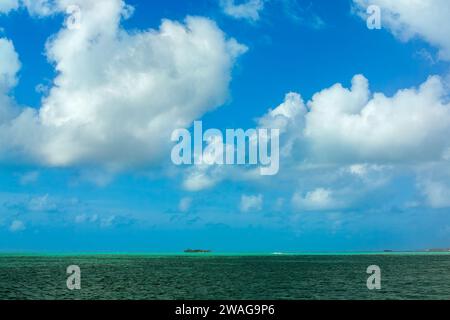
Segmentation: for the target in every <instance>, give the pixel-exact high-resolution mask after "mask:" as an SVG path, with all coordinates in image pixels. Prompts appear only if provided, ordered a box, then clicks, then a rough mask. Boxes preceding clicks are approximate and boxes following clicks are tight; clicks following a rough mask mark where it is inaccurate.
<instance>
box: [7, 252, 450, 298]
mask: <svg viewBox="0 0 450 320" xmlns="http://www.w3.org/2000/svg"><path fill="white" fill-rule="evenodd" d="M374 264H375V265H378V266H380V268H381V270H382V289H381V290H379V291H370V290H368V289H367V286H366V280H367V277H368V276H369V275H367V274H366V269H367V267H368V266H369V265H374ZM69 265H78V266H80V268H81V286H82V289H81V290H79V291H70V290H68V289H67V286H66V279H67V274H66V268H67V266H69ZM449 298H450V255H335V256H331V255H330V256H327V255H312V256H308V255H301V256H200V257H199V256H159V257H158V256H145V255H142V256H127V255H116V256H107V255H104V256H101V255H97V256H71V257H63V256H59V257H58V256H26V257H18V256H0V299H2V300H5V299H238V300H240V299H449Z"/></svg>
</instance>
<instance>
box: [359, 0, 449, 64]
mask: <svg viewBox="0 0 450 320" xmlns="http://www.w3.org/2000/svg"><path fill="white" fill-rule="evenodd" d="M353 1H354V3H355V4H356V5H357V7H358V8H359V9H360V10H361V11H362V12H365V11H366V8H367V7H368V6H369V5H378V6H379V7H380V8H381V9H382V16H381V18H382V24H383V26H387V27H388V28H389V29H390V30H391V31H392V32H393V33H394V34H395V35H396V36H397V37H399V38H400V39H402V40H404V41H407V40H410V39H411V38H414V37H419V38H422V39H423V40H425V41H427V42H429V43H430V44H432V45H434V46H436V47H438V48H439V49H440V57H441V58H442V59H445V60H450V37H449V36H448V35H449V34H450V19H449V18H448V17H449V16H450V2H449V1H448V0H420V1H417V0H416V1H411V0H353ZM362 16H364V15H362Z"/></svg>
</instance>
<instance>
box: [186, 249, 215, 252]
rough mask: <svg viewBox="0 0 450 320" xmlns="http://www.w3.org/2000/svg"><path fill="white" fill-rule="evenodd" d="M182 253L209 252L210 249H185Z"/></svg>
mask: <svg viewBox="0 0 450 320" xmlns="http://www.w3.org/2000/svg"><path fill="white" fill-rule="evenodd" d="M184 253H211V250H201V249H186V250H184Z"/></svg>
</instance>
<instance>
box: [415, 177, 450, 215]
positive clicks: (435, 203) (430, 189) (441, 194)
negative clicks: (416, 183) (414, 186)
mask: <svg viewBox="0 0 450 320" xmlns="http://www.w3.org/2000/svg"><path fill="white" fill-rule="evenodd" d="M421 187H422V188H423V189H422V191H423V194H424V195H425V197H426V201H427V204H428V205H429V206H430V207H432V208H435V209H442V208H450V186H449V185H448V184H446V183H444V182H440V181H425V182H423V183H422V184H421Z"/></svg>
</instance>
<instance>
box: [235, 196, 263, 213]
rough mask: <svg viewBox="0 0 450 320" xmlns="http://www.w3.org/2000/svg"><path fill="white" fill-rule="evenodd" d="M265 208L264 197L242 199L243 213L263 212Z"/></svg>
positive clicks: (244, 197)
mask: <svg viewBox="0 0 450 320" xmlns="http://www.w3.org/2000/svg"><path fill="white" fill-rule="evenodd" d="M262 206H263V195H262V194H258V195H245V194H243V195H242V197H241V204H240V210H241V212H250V211H261V209H262Z"/></svg>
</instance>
